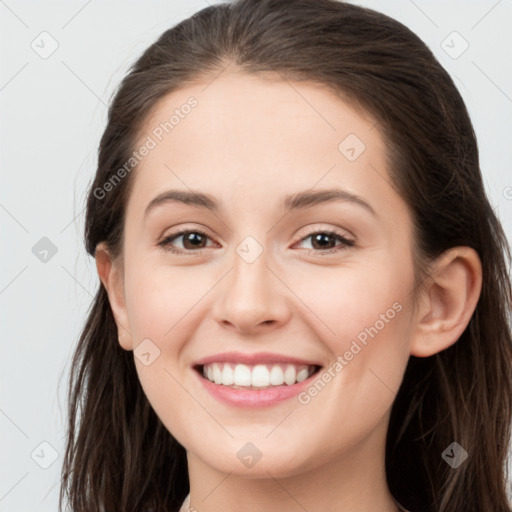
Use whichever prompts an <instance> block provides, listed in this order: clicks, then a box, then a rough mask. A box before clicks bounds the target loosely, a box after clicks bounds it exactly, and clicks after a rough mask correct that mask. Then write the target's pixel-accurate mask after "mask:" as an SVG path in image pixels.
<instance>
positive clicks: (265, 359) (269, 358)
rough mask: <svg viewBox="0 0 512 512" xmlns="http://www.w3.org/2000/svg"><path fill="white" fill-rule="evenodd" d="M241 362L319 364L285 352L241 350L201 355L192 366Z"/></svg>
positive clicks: (251, 363)
mask: <svg viewBox="0 0 512 512" xmlns="http://www.w3.org/2000/svg"><path fill="white" fill-rule="evenodd" d="M224 362H226V363H241V364H248V365H254V364H258V363H263V364H265V363H290V364H295V365H309V366H313V365H315V366H321V365H320V364H319V363H317V362H315V361H306V360H305V359H300V358H298V357H292V356H287V355H285V354H274V353H271V352H256V353H254V354H244V353H242V352H221V353H219V354H214V355H212V356H208V357H203V358H202V359H200V360H199V361H196V362H195V364H194V366H204V365H205V364H210V363H224Z"/></svg>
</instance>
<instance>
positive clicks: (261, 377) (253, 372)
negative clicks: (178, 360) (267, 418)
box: [193, 361, 322, 391]
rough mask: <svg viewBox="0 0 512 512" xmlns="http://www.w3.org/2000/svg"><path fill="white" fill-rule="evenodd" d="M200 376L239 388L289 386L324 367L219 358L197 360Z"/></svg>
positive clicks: (217, 383) (257, 388)
mask: <svg viewBox="0 0 512 512" xmlns="http://www.w3.org/2000/svg"><path fill="white" fill-rule="evenodd" d="M193 368H194V370H195V371H196V372H197V373H198V374H199V376H200V377H201V378H202V379H204V380H207V381H209V382H210V383H212V384H216V385H217V386H222V387H224V388H230V389H235V390H236V389H238V390H256V391H257V390H261V391H263V390H268V389H273V388H283V387H284V388H286V387H288V386H294V385H295V384H299V383H301V382H304V381H305V380H307V379H309V378H311V377H312V376H313V375H315V374H317V373H318V372H319V371H320V369H321V368H322V367H321V366H320V365H316V364H309V365H308V364H292V363H264V364H263V363H260V364H243V363H233V362H230V361H218V362H212V363H208V364H197V365H195V366H194V367H193Z"/></svg>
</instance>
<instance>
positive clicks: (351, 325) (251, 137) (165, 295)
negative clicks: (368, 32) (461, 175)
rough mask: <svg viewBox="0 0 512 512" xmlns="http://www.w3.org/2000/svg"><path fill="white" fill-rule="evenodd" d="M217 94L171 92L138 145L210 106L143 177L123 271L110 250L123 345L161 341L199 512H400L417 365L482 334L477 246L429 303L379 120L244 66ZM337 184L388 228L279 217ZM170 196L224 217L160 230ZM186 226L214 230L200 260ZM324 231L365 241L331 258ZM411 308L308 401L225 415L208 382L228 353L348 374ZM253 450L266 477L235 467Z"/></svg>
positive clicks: (163, 388) (344, 215)
mask: <svg viewBox="0 0 512 512" xmlns="http://www.w3.org/2000/svg"><path fill="white" fill-rule="evenodd" d="M211 80H212V78H210V79H208V80H204V81H203V82H200V83H197V84H195V85H189V86H187V87H186V88H184V89H181V90H179V91H174V92H172V93H170V94H169V95H168V96H166V97H165V98H164V99H162V100H161V101H160V102H159V103H158V104H157V107H156V109H154V110H153V112H152V113H151V115H150V117H149V118H148V119H147V120H146V123H145V125H144V129H143V131H142V132H141V137H140V141H144V140H145V139H146V138H147V136H148V135H151V133H152V130H154V128H155V127H156V126H158V124H159V123H160V122H163V121H165V120H167V119H168V118H169V116H170V115H171V114H172V112H173V111H174V110H175V109H176V108H179V107H180V105H183V104H184V103H185V102H186V101H187V99H188V98H189V97H190V96H191V95H193V96H194V97H195V98H196V99H197V101H198V105H197V107H196V108H195V109H193V110H192V112H191V113H190V114H189V115H188V116H186V117H185V118H184V119H180V123H179V125H177V126H176V127H175V128H174V130H173V131H172V132H170V133H169V134H168V135H167V136H166V137H164V138H163V140H162V141H161V142H160V143H159V144H158V145H157V147H156V148H154V149H152V150H151V151H150V153H149V154H148V155H147V156H146V157H145V158H144V159H143V160H142V162H141V164H140V165H139V166H138V167H137V169H136V170H135V171H133V172H134V176H132V178H133V179H135V182H134V188H133V189H132V192H131V195H130V198H129V201H128V205H127V214H126V222H125V226H124V245H123V253H122V257H121V258H120V259H118V260H113V259H112V258H111V257H110V254H109V252H108V250H107V248H106V247H105V245H104V244H100V245H98V248H97V252H96V263H97V270H98V274H99V276H100V279H101V281H102V283H103V285H104V286H105V288H106V289H107V291H108V294H109V300H110V303H111V306H112V310H113V313H114V316H115V319H116V322H117V325H118V328H119V343H120V344H121V346H122V347H123V348H124V349H125V350H134V349H136V347H137V346H138V345H139V344H140V343H141V342H142V341H143V340H144V339H147V338H149V339H150V340H151V342H152V343H153V344H154V345H155V346H157V347H158V349H159V350H160V355H159V356H158V357H157V358H156V359H155V360H154V361H153V362H152V363H151V364H150V365H148V366H146V365H144V364H142V363H141V361H140V360H139V358H138V357H134V360H135V364H136V368H137V372H138V376H139V379H140V382H141V385H142V387H143V389H144V391H145V393H146V395H147V398H148V399H149V401H150V403H151V405H152V407H153V408H154V410H155V412H156V413H157V415H158V416H159V418H160V419H161V421H162V422H163V423H164V425H165V426H166V427H167V428H168V430H169V431H170V432H171V433H172V435H173V436H174V437H175V438H176V439H177V440H178V441H179V442H180V443H181V444H182V445H183V446H184V447H185V449H186V450H187V457H188V466H189V476H190V482H191V506H192V507H194V509H196V510H197V511H199V512H214V511H218V510H223V511H226V512H230V511H240V510H243V511H245V512H252V511H261V510H266V511H269V512H273V511H275V512H277V511H282V510H287V511H302V510H304V509H305V510H310V511H316V510H336V511H351V512H353V511H359V512H370V511H383V512H395V511H396V510H397V507H396V505H395V503H394V501H393V497H392V495H391V494H390V491H389V489H388V486H387V483H386V475H385V468H384V460H385V459H384V457H385V438H386V431H387V427H388V421H389V413H390V409H391V406H392V404H393V401H394V398H395V395H396V392H397V391H398V389H399V386H400V384H401V382H402V378H403V374H404V371H405V368H406V365H407V361H408V358H409V356H410V355H414V356H417V357H428V356H430V355H432V354H435V353H437V352H440V351H442V350H444V349H445V348H448V347H449V346H450V345H452V344H453V343H455V342H456V341H457V339H458V338H459V336H460V334H461V333H462V332H463V330H464V328H465V327H466V325H467V323H468V322H469V320H470V317H471V315H472V313H473V311H474V308H475V306H476V302H477V300H478V296H479V294H480V289H481V265H480V261H479V259H478V256H477V254H476V253H475V252H474V251H473V250H472V249H470V248H466V247H455V248H453V249H450V251H447V252H446V253H445V254H443V255H442V256H441V257H440V258H439V259H438V261H436V262H435V266H434V270H433V274H432V278H431V279H430V280H429V282H428V283H427V284H428V286H427V289H426V290H425V292H423V293H422V295H421V296H420V297H419V300H418V307H417V308H415V307H413V306H414V302H413V299H414V295H413V278H414V273H413V259H412V249H411V247H412V219H411V214H410V210H409V208H408V206H407V205H406V203H405V202H404V201H403V199H402V198H401V197H400V196H399V195H398V194H397V192H396V191H395V189H394V188H393V187H392V186H391V185H390V184H389V173H388V171H387V169H386V158H385V151H386V143H385V139H384V136H383V134H382V133H381V132H380V131H379V128H378V125H377V126H375V121H374V120H373V119H371V118H370V116H367V115H363V114H362V113H361V112H357V111H355V110H353V109H352V108H351V107H350V106H349V105H348V104H346V103H345V102H343V101H341V100H340V99H339V98H338V97H336V96H334V95H333V94H332V93H330V92H328V91H327V90H326V89H325V88H324V87H321V86H320V85H318V84H312V83H305V82H301V83H288V82H285V81H282V80H279V79H270V78H269V77H266V78H263V77H261V76H254V75H253V76H249V75H246V74H243V73H242V72H238V71H233V70H231V71H229V72H225V73H223V74H222V75H221V76H219V77H217V78H216V79H215V80H213V81H211ZM207 84H209V85H208V86H207V87H206V85H207ZM205 87H206V88H205ZM348 134H356V135H357V137H358V138H359V139H360V140H361V141H363V142H364V144H365V146H366V149H365V150H364V152H363V153H361V154H360V156H359V157H358V158H357V159H355V160H354V161H349V160H348V159H347V158H346V157H345V156H344V155H343V154H342V153H341V152H340V151H339V150H338V145H339V144H340V142H341V141H343V140H344V139H345V137H347V135H348ZM330 188H341V189H344V190H347V191H350V192H351V193H353V194H357V195H358V196H360V197H361V198H363V199H364V200H365V201H366V202H367V203H368V204H370V205H371V206H372V208H373V209H374V211H375V214H376V215H372V214H371V213H370V212H368V211H367V210H366V209H365V208H363V207H361V206H358V205H357V204H354V203H350V202H346V201H345V202H343V201H332V202H328V203H324V204H318V205H314V206H311V207H309V208H305V209H302V210H297V211H291V212H288V213H287V214H285V213H284V211H283V210H282V209H281V200H282V198H283V197H285V196H287V195H289V194H293V193H297V192H302V191H305V190H308V189H313V190H314V191H316V190H320V189H322V190H323V189H330ZM168 189H179V190H183V191H190V190H191V189H192V190H194V191H200V192H204V193H208V194H211V195H212V196H214V197H215V198H216V199H217V200H218V201H219V202H220V204H221V209H220V211H219V212H217V213H213V212H211V211H209V210H206V209H202V208H198V207H195V206H191V205H185V204H181V203H178V202H169V203H167V204H165V205H161V206H159V207H158V208H156V209H154V210H153V211H151V213H150V214H149V215H148V217H147V218H146V219H144V210H145V208H146V206H147V205H148V203H149V202H150V201H151V200H152V199H153V198H154V197H155V196H157V195H158V194H160V193H161V192H163V191H165V190H168ZM182 228H183V229H184V228H187V229H190V230H191V231H194V229H195V228H200V229H203V230H206V232H207V234H208V238H204V237H203V239H202V240H203V244H202V245H200V247H203V248H202V249H200V252H199V253H198V252H197V251H198V249H195V248H194V246H193V245H192V244H190V243H189V244H187V242H186V240H185V238H184V237H178V238H176V239H175V240H174V242H173V245H174V247H175V248H178V249H182V250H186V249H188V253H187V254H185V255H183V254H182V255H177V254H172V253H171V252H169V251H166V250H165V248H164V247H160V246H158V243H159V242H160V241H161V240H163V239H164V238H165V237H166V236H168V235H170V234H173V233H176V232H178V231H179V230H180V229H182ZM322 230H323V231H325V230H335V231H337V232H339V233H340V234H341V235H343V236H345V237H346V238H349V239H350V240H353V241H355V243H354V245H353V246H345V247H343V248H341V249H340V250H339V251H338V252H334V253H330V254H322V246H320V245H318V244H317V245H315V244H314V239H313V237H311V236H309V235H312V234H315V233H318V232H322ZM247 236H251V237H253V238H254V239H255V240H256V241H257V242H258V244H259V245H260V246H261V248H262V250H263V252H262V253H261V255H260V256H259V257H258V258H257V259H256V260H255V261H254V262H252V263H250V264H249V263H247V262H246V261H245V260H244V259H243V258H242V257H240V256H239V254H238V253H237V251H236V248H237V247H238V246H239V244H240V243H241V242H242V241H243V240H244V239H245V237H247ZM308 236H309V237H308ZM306 237H307V238H306ZM327 241H328V243H330V244H331V245H328V246H327V247H330V248H340V242H339V241H338V240H337V239H336V238H335V237H334V238H328V239H327ZM194 251H196V252H195V253H194ZM323 251H324V252H325V249H324V250H323ZM396 303H398V304H399V305H400V306H401V310H400V312H397V313H396V315H395V316H394V318H393V319H391V320H389V321H388V322H386V323H385V327H383V328H381V329H380V330H379V332H378V334H377V335H376V336H375V337H373V338H369V340H368V343H367V345H366V346H364V348H362V350H361V351H360V352H358V353H357V355H355V356H354V357H353V359H352V360H350V361H349V362H348V364H347V365H346V366H344V367H343V369H342V370H341V371H339V372H338V373H336V376H335V377H334V378H332V380H331V381H330V382H329V383H328V385H327V386H325V388H324V389H323V390H322V391H321V392H320V393H318V394H317V395H316V396H315V397H314V398H313V399H312V400H311V401H310V402H309V403H307V404H301V403H299V402H298V400H297V399H296V398H292V399H288V400H284V401H282V402H279V403H277V404H275V405H272V406H270V407H265V408H258V409H248V408H239V407H234V406H231V405H227V404H224V403H221V402H219V401H217V400H216V399H215V398H213V397H212V396H211V395H210V394H209V393H208V392H207V391H206V390H205V389H204V388H203V386H202V384H201V382H200V380H199V379H198V377H197V375H196V374H195V373H194V370H193V369H192V365H193V364H194V363H195V362H196V361H197V360H198V359H200V358H202V357H205V356H209V355H213V354H216V353H219V352H223V351H230V350H236V351H240V352H244V353H249V354H250V353H255V352H262V351H263V352H275V353H281V354H286V355H290V356H296V357H300V358H303V359H306V360H308V361H317V362H319V363H320V364H322V365H323V367H324V368H328V367H332V364H333V362H334V361H335V360H336V358H337V356H338V355H343V354H344V353H345V352H346V351H347V350H349V348H350V346H351V343H352V341H353V340H354V339H356V337H357V335H358V334H359V333H361V332H362V331H364V329H365V327H369V326H371V325H375V323H376V321H377V320H379V318H381V316H380V315H382V314H385V313H386V311H388V310H389V309H390V308H392V305H393V304H396ZM360 345H361V344H360ZM247 442H251V443H253V444H254V445H255V446H256V447H257V448H258V450H259V451H260V452H261V454H262V456H261V459H260V460H259V461H258V462H257V463H256V464H255V465H253V466H252V467H250V468H249V467H246V466H245V465H244V464H243V463H241V461H240V460H239V458H238V457H237V452H238V451H239V450H240V449H241V448H242V447H243V446H244V445H245V444H246V443H247Z"/></svg>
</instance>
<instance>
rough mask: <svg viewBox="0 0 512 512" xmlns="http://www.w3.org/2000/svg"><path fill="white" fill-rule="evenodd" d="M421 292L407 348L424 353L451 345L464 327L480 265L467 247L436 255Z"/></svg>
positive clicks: (479, 285) (472, 306) (479, 283)
mask: <svg viewBox="0 0 512 512" xmlns="http://www.w3.org/2000/svg"><path fill="white" fill-rule="evenodd" d="M427 279H428V281H427V283H426V284H427V286H426V287H425V290H424V291H422V292H421V297H420V301H419V303H420V306H419V307H418V311H417V314H416V317H415V324H414V326H413V331H412V334H411V344H410V352H411V355H413V356H416V357H428V356H431V355H433V354H436V353H437V352H441V351H442V350H444V349H446V348H448V347H450V346H451V345H453V344H454V343H455V342H456V341H457V340H458V339H459V337H460V335H461V334H462V333H463V331H464V329H465V328H466V327H467V325H468V323H469V321H470V319H471V316H472V315H473V312H474V310H475V308H476V305H477V303H478V299H479V297H480V292H481V289H482V265H481V262H480V258H479V256H478V253H477V252H476V251H475V250H474V249H472V248H470V247H453V248H451V249H449V250H447V251H445V252H444V253H443V254H441V256H439V257H438V258H437V259H436V261H435V263H434V270H433V272H431V274H430V275H429V277H428V278H427Z"/></svg>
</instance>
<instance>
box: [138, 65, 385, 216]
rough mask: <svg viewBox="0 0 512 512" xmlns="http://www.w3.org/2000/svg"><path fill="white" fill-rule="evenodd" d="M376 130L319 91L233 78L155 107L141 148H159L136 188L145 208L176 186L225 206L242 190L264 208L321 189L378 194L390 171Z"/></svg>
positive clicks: (312, 86) (268, 79) (189, 89)
mask: <svg viewBox="0 0 512 512" xmlns="http://www.w3.org/2000/svg"><path fill="white" fill-rule="evenodd" d="M375 124H376V123H375V121H374V120H373V119H372V118H371V117H370V116H368V115H366V114H364V113H362V112H360V111H356V110H354V109H353V108H352V107H351V106H349V105H348V104H347V103H346V102H344V101H343V100H342V99H341V98H340V97H339V96H337V95H335V94H334V93H333V92H331V91H330V90H329V89H328V88H327V87H325V86H322V85H321V84H316V83H311V82H290V81H286V80H283V79H277V78H276V77H275V76H272V75H267V76H259V75H248V74H244V73H240V72H225V74H221V75H220V76H217V77H209V78H208V79H204V80H202V81H200V82H198V83H196V84H191V85H188V86H186V87H183V88H181V89H179V90H175V91H173V92H172V93H169V94H168V95H166V96H165V97H163V98H162V99H161V100H160V101H159V102H158V103H157V104H156V105H155V106H154V108H153V109H152V111H151V113H150V115H148V117H147V119H146V120H145V122H144V124H143V127H142V129H141V133H140V137H139V140H138V143H137V147H141V146H142V145H144V143H145V142H149V141H151V146H152V148H151V150H150V151H148V152H147V154H146V156H144V157H143V158H142V160H141V161H140V163H139V164H138V166H137V169H136V172H135V186H134V190H136V191H137V193H136V196H137V198H139V199H142V198H144V200H145V201H146V203H147V202H148V201H149V200H151V199H152V197H153V196H154V195H156V194H157V193H160V192H162V191H163V190H164V189H165V188H177V187H178V188H181V189H184V190H186V189H200V190H205V189H208V190H207V191H208V192H209V193H211V194H213V195H216V196H218V197H221V198H222V197H225V198H226V200H233V199H234V198H233V196H232V192H233V190H234V189H235V188H236V190H237V193H238V194H239V195H240V196H245V197H247V198H248V197H250V196H254V195H258V194H259V195H261V197H259V199H258V200H259V201H260V203H259V204H260V205H261V200H264V201H266V200H268V198H269V197H271V196H273V195H279V196H283V195H285V193H289V192H290V191H291V189H297V190H303V189H309V188H312V187H315V186H319V187H321V188H325V187H329V186H334V185H337V186H340V185H342V186H343V188H345V189H348V190H349V191H352V192H354V193H359V194H363V195H364V194H367V195H370V196H371V195H376V187H378V186H379V185H380V186H381V187H383V186H385V185H386V179H387V172H386V146H385V141H384V139H383V137H382V135H381V133H380V132H379V130H378V128H376V127H375ZM379 180H380V182H381V183H379ZM381 193H382V190H381ZM258 200H256V202H255V205H257V204H258ZM247 206H249V204H248V203H247Z"/></svg>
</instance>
